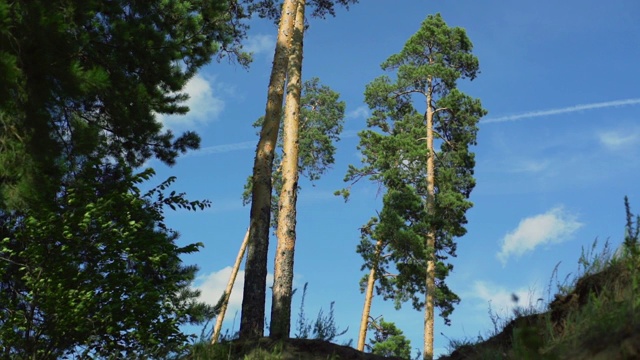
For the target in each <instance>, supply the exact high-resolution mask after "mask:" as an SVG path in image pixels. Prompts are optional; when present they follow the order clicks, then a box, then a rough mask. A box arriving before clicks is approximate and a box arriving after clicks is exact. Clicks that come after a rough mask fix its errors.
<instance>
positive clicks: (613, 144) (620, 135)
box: [598, 131, 640, 150]
mask: <svg viewBox="0 0 640 360" xmlns="http://www.w3.org/2000/svg"><path fill="white" fill-rule="evenodd" d="M598 140H600V143H601V144H602V145H604V147H606V148H607V149H609V150H617V149H620V148H622V147H625V146H628V145H633V144H634V143H637V142H639V141H640V131H631V132H629V131H605V132H602V133H600V134H599V135H598Z"/></svg>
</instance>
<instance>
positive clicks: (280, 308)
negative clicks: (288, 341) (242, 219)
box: [269, 0, 305, 339]
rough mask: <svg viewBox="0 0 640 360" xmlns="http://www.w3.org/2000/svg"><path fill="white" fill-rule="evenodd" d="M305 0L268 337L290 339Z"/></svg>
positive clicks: (291, 88)
mask: <svg viewBox="0 0 640 360" xmlns="http://www.w3.org/2000/svg"><path fill="white" fill-rule="evenodd" d="M304 10H305V0H298V8H297V11H296V19H295V27H294V31H293V36H292V37H291V48H290V49H291V52H290V54H289V67H288V72H287V73H288V80H287V98H286V102H285V114H284V124H283V126H284V132H283V157H282V181H283V182H282V191H281V193H280V203H279V208H280V210H279V212H278V228H277V236H278V245H277V248H276V259H275V269H274V281H273V298H272V302H271V326H270V327H269V330H270V334H269V336H270V337H272V338H275V339H283V338H288V337H289V333H290V331H291V296H292V292H293V261H294V250H295V243H296V201H297V198H298V177H299V172H298V161H299V159H298V146H299V129H300V105H301V104H300V97H301V92H302V80H301V76H302V55H303V37H304Z"/></svg>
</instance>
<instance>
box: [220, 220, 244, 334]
mask: <svg viewBox="0 0 640 360" xmlns="http://www.w3.org/2000/svg"><path fill="white" fill-rule="evenodd" d="M248 243H249V229H247V233H246V234H245V235H244V239H243V240H242V245H240V251H238V257H236V263H235V264H233V269H232V270H231V276H230V277H229V282H228V283H227V288H226V289H225V291H224V294H222V296H223V297H224V299H223V300H222V304H221V306H220V313H219V314H218V317H217V318H216V326H215V327H214V328H213V335H212V336H211V344H212V345H213V344H215V343H216V342H218V337H220V330H222V322H223V321H224V315H225V314H226V312H227V307H228V306H229V298H230V297H231V291H232V290H233V284H234V283H235V282H236V276H238V269H240V263H242V258H244V252H245V250H246V249H247V244H248Z"/></svg>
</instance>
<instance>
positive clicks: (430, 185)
mask: <svg viewBox="0 0 640 360" xmlns="http://www.w3.org/2000/svg"><path fill="white" fill-rule="evenodd" d="M431 93H432V86H431V78H429V80H428V85H427V149H428V153H427V214H428V216H432V215H433V211H434V201H435V171H434V149H433V115H434V112H435V111H434V109H433V106H432V104H431V101H432V95H431ZM426 243H427V278H426V286H427V294H426V296H425V314H424V354H423V358H424V360H431V359H433V327H434V318H433V315H434V305H435V299H434V294H435V292H436V266H435V245H436V238H435V231H433V230H432V229H430V230H429V231H428V232H427V238H426Z"/></svg>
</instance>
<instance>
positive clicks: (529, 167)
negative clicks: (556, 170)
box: [509, 160, 550, 173]
mask: <svg viewBox="0 0 640 360" xmlns="http://www.w3.org/2000/svg"><path fill="white" fill-rule="evenodd" d="M549 163H550V162H549V160H522V161H519V162H518V161H516V162H515V166H514V167H513V168H511V169H510V170H509V172H512V173H539V172H541V171H543V170H545V169H547V168H548V167H549Z"/></svg>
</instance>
